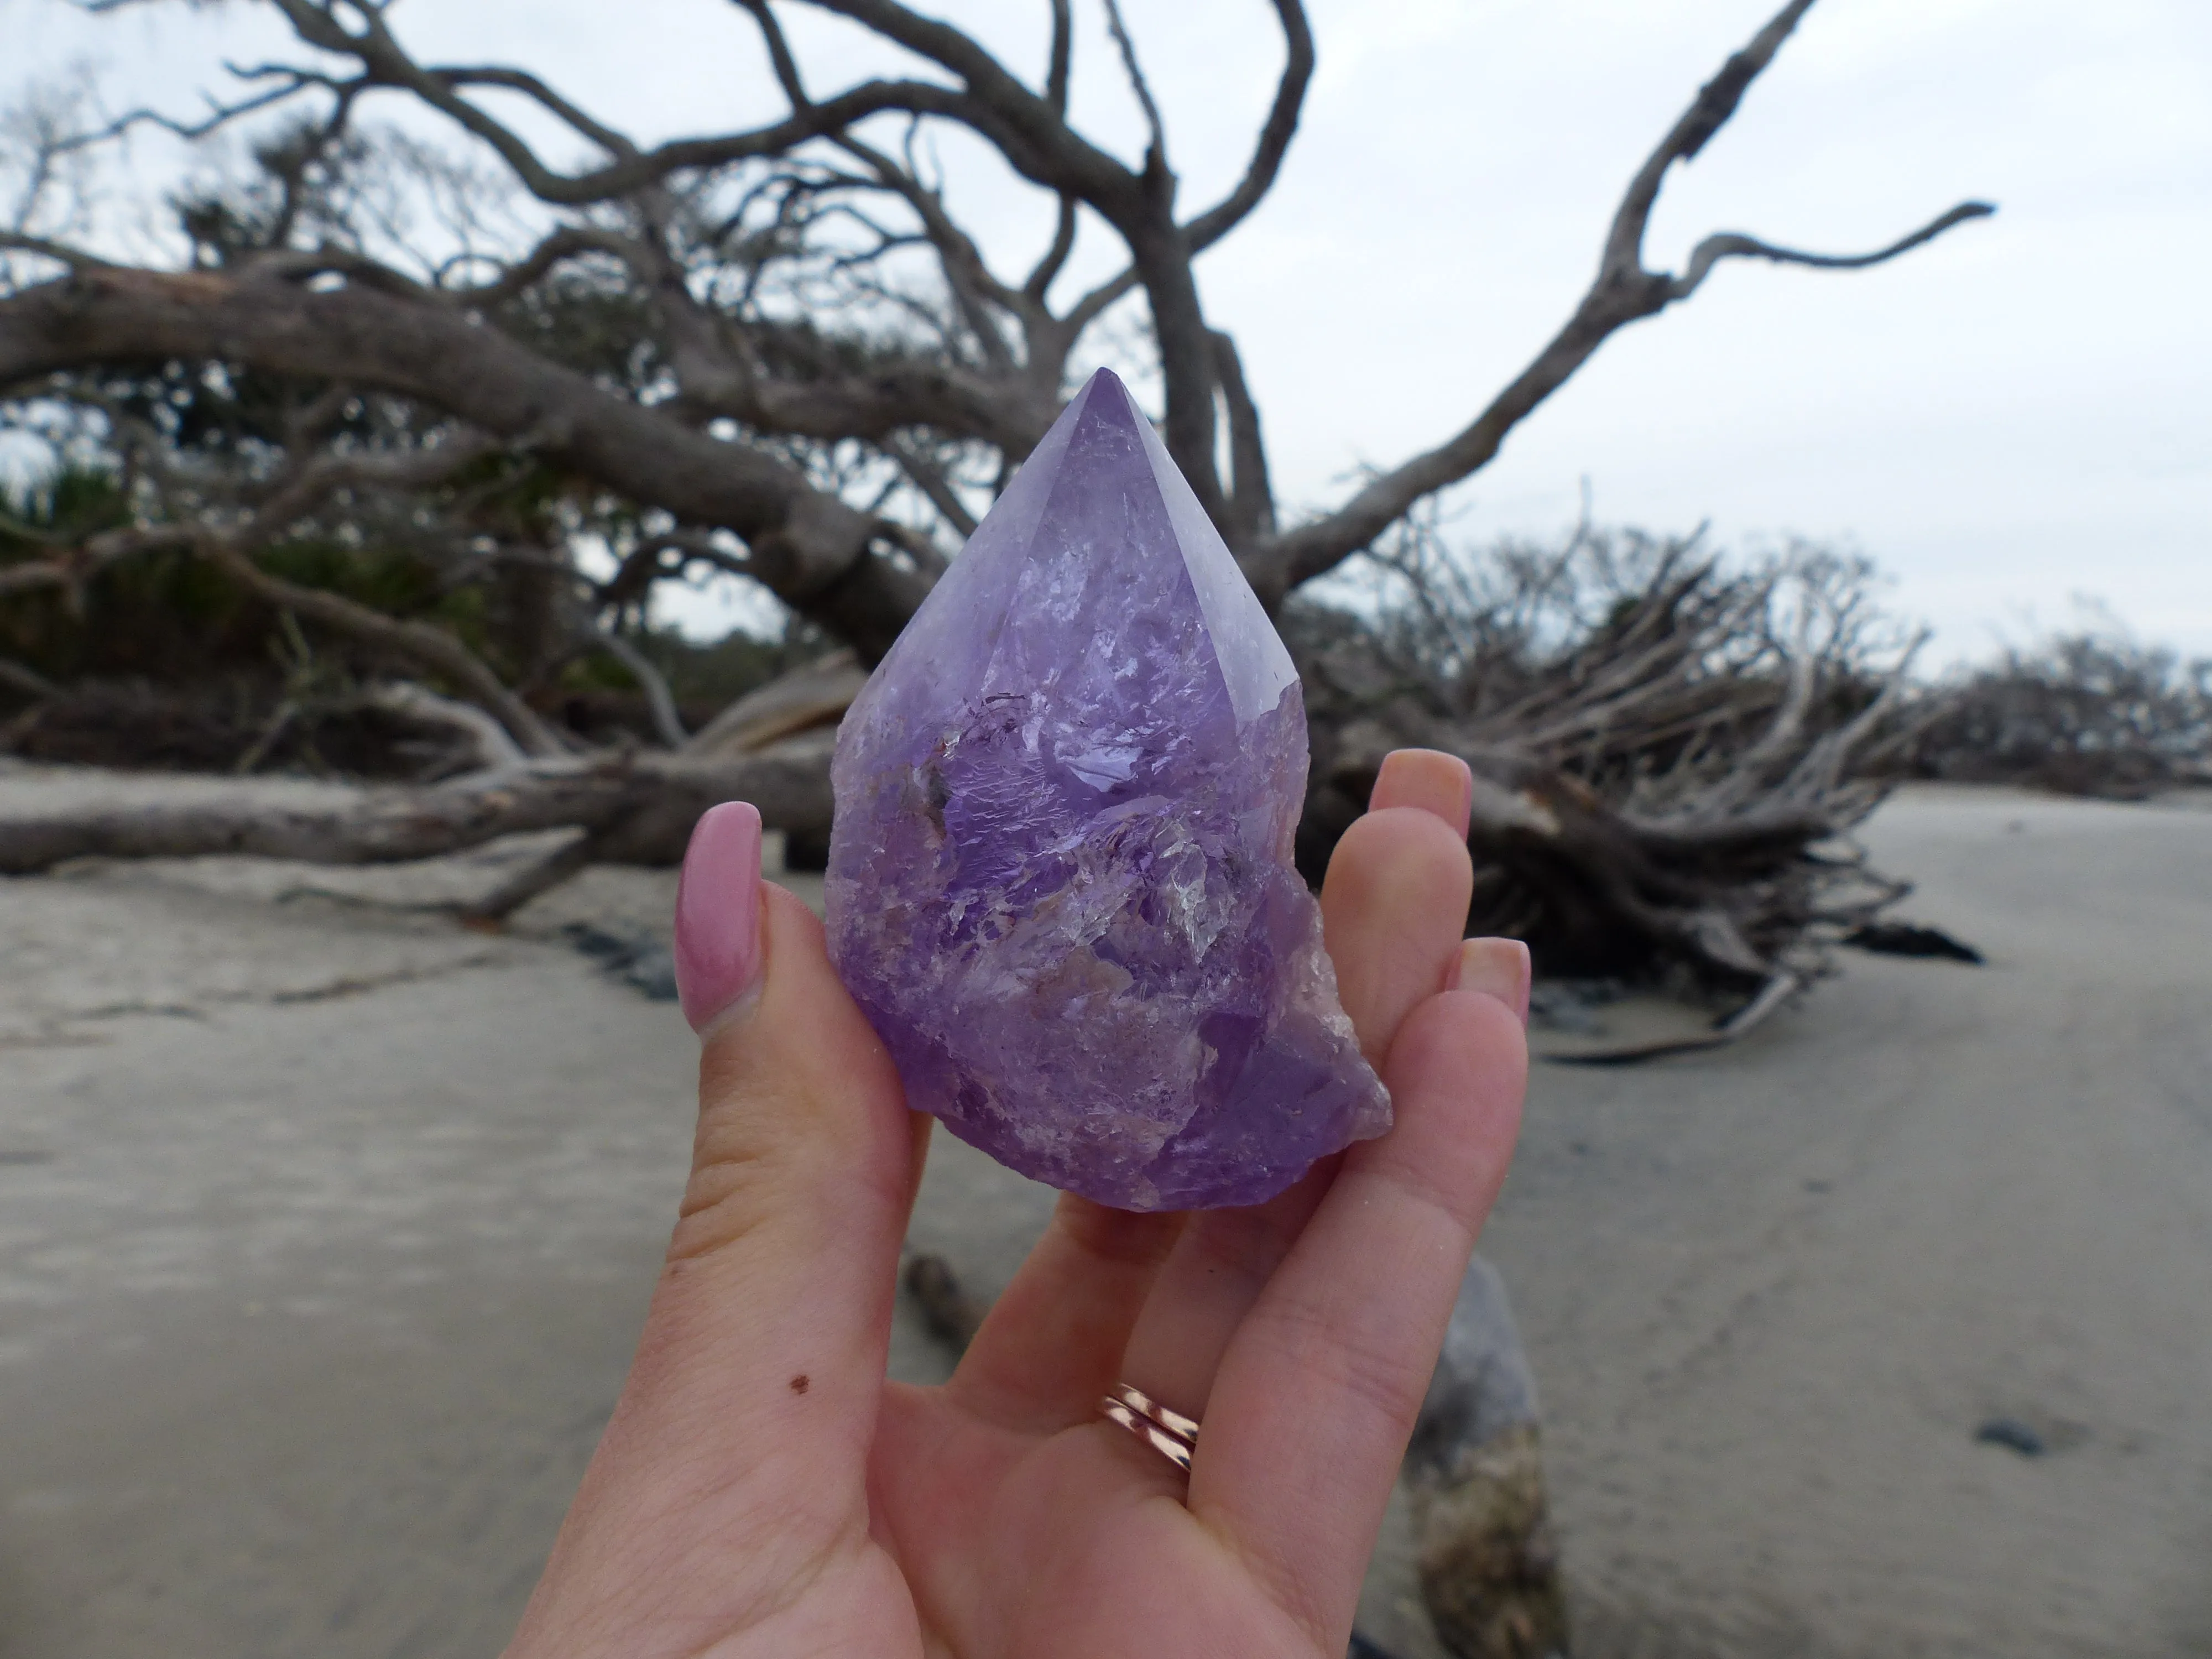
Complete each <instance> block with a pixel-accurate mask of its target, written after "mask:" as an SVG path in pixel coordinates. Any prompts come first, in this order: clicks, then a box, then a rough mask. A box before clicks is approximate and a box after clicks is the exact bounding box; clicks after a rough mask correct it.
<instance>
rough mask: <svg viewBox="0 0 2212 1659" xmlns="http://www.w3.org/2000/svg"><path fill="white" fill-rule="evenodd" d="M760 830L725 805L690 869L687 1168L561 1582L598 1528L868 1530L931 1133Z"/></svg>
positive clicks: (682, 1543) (730, 1543) (624, 1533)
mask: <svg viewBox="0 0 2212 1659" xmlns="http://www.w3.org/2000/svg"><path fill="white" fill-rule="evenodd" d="M760 840H761V830H760V815H759V814H758V813H757V811H754V809H753V808H752V807H751V806H750V805H744V804H743V803H732V804H730V805H722V806H718V807H716V808H714V811H711V812H709V813H708V814H707V815H706V817H703V818H702V819H701V820H700V823H699V824H698V827H697V828H696V829H695V830H694V831H693V832H692V840H691V847H690V851H689V852H688V853H687V854H686V855H685V858H684V875H683V880H682V884H681V886H680V887H679V889H678V900H677V937H676V952H675V954H676V963H677V974H678V984H679V986H680V987H681V989H682V994H683V1000H684V1012H685V1014H686V1016H687V1017H688V1018H690V1020H691V1021H692V1022H693V1024H695V1025H696V1026H698V1027H699V1028H700V1030H701V1033H702V1053H701V1057H700V1066H699V1127H698V1132H697V1135H696V1139H695V1142H694V1146H693V1151H692V1162H691V1175H690V1181H689V1182H688V1183H687V1185H686V1188H685V1190H684V1201H683V1206H682V1211H681V1213H680V1215H679V1217H678V1220H677V1223H676V1227H675V1231H674V1233H673V1235H672V1237H671V1240H670V1243H669V1249H668V1256H667V1261H666V1263H665V1266H664V1267H663V1268H662V1271H661V1275H660V1279H659V1283H658V1284H657V1285H655V1287H654V1290H653V1301H652V1305H651V1308H650V1310H648V1312H647V1318H646V1326H645V1331H644V1334H643V1336H642V1338H641V1340H640V1342H639V1345H638V1352H637V1358H636V1360H635V1363H634V1364H633V1366H632V1369H631V1371H630V1376H629V1382H628V1383H626V1384H625V1385H624V1388H623V1396H622V1399H621V1401H620V1402H619V1403H618V1404H617V1407H616V1409H615V1413H614V1416H613V1419H611V1421H610V1423H609V1424H608V1426H607V1431H606V1435H605V1438H604V1439H603V1440H602V1442H601V1443H600V1446H599V1452H598V1454H597V1455H596V1456H595V1457H594V1458H593V1460H592V1468H591V1470H590V1471H589V1473H588V1474H586V1478H585V1482H584V1486H583V1489H582V1491H581V1492H580V1493H579V1494H578V1498H577V1504H576V1507H575V1509H574V1511H572V1513H571V1516H570V1522H569V1526H568V1528H564V1529H563V1535H562V1540H561V1542H560V1545H559V1546H558V1547H556V1554H555V1562H554V1565H555V1567H556V1569H560V1568H562V1567H563V1566H564V1565H567V1564H564V1562H563V1561H562V1555H563V1553H582V1554H583V1555H585V1556H586V1557H589V1556H592V1555H595V1554H597V1553H599V1551H598V1550H597V1549H596V1548H595V1547H594V1541H593V1540H592V1538H591V1537H590V1536H589V1534H592V1533H593V1532H596V1531H598V1530H599V1528H597V1527H595V1526H594V1525H593V1520H594V1518H595V1517H596V1518H599V1519H601V1520H605V1521H607V1522H609V1523H610V1524H611V1528H612V1529H613V1531H614V1532H616V1533H617V1534H620V1535H621V1538H622V1539H623V1542H622V1543H620V1544H619V1545H617V1547H618V1548H619V1550H620V1552H621V1553H623V1554H624V1555H625V1556H628V1557H629V1559H631V1560H633V1561H635V1560H636V1559H638V1552H639V1551H640V1549H641V1547H642V1546H643V1545H644V1543H645V1541H647V1540H648V1539H649V1540H650V1541H651V1545H650V1549H651V1553H652V1556H653V1559H662V1560H669V1559H687V1558H690V1556H691V1551H692V1548H695V1547H696V1548H701V1549H709V1550H712V1551H714V1552H715V1553H723V1552H726V1551H729V1550H731V1549H732V1548H735V1549H737V1550H738V1551H741V1552H742V1551H744V1550H746V1549H752V1550H755V1551H757V1553H758V1557H765V1556H769V1555H781V1553H784V1552H786V1551H792V1552H799V1553H802V1556H803V1553H805V1552H808V1551H811V1550H816V1549H819V1548H822V1547H825V1546H828V1545H829V1544H831V1543H833V1542H835V1541H836V1540H838V1539H839V1538H840V1537H842V1536H846V1535H849V1533H850V1529H851V1528H853V1527H854V1525H855V1524H857V1525H858V1526H859V1527H860V1528H863V1529H865V1527H866V1500H865V1474H866V1454H867V1448H868V1444H869V1441H870V1438H871V1436H872V1431H873V1426H874V1419H875V1413H876V1408H877V1403H878V1399H879V1398H880V1395H881V1391H882V1387H883V1379H884V1363H885V1358H886V1352H887V1350H888V1347H889V1343H890V1320H891V1300H892V1297H893V1295H894V1293H895V1288H896V1273H897V1264H898V1251H899V1243H900V1240H901V1238H902V1236H903V1234H904V1232H905V1230H906V1222H907V1212H908V1209H909V1208H910V1207H911V1205H912V1202H913V1194H914V1188H915V1182H916V1181H917V1179H918V1176H919V1174H920V1161H921V1146H922V1145H923V1144H925V1143H924V1139H923V1136H922V1134H921V1132H920V1130H919V1128H918V1127H917V1122H916V1120H915V1118H914V1117H913V1116H912V1115H910V1114H908V1112H907V1110H906V1109H905V1098H904V1096H903V1094H902V1091H901V1089H900V1086H899V1080H898V1074H897V1073H896V1070H895V1069H894V1067H893V1066H892V1065H891V1061H890V1055H889V1054H887V1053H886V1052H885V1050H884V1046H883V1044H882V1042H880V1041H879V1040H878V1038H877V1036H876V1034H875V1032H874V1031H873V1030H872V1029H871V1028H870V1026H869V1025H868V1023H867V1021H866V1019H865V1018H863V1017H862V1016H861V1014H860V1010H859V1009H858V1008H857V1007H855V1006H854V1004H853V1000H852V999H851V998H850V997H849V996H848V995H847V994H846V993H845V989H844V987H843V986H842V985H841V984H840V983H839V982H838V980H837V977H836V974H835V973H834V972H833V971H832V970H831V968H830V966H829V958H828V957H827V955H826V954H825V952H824V950H823V933H822V924H821V923H820V922H819V921H817V920H816V919H815V917H814V916H813V915H812V914H811V912H810V911H808V909H807V908H806V907H805V905H804V904H802V903H800V902H799V900H798V899H797V898H795V897H793V896H792V895H791V894H790V893H788V892H787V891H786V890H783V889H782V888H781V887H777V886H775V885H773V884H769V883H768V882H764V881H763V880H762V879H761V876H760ZM921 1121H922V1122H926V1120H921ZM579 1534H580V1535H579ZM608 1541H611V1540H608ZM603 1542H605V1541H603ZM561 1576H562V1574H560V1573H559V1572H549V1575H548V1578H549V1581H550V1580H553V1579H555V1578H556V1577H561ZM727 1588H728V1589H730V1590H732V1591H735V1590H736V1589H737V1585H736V1584H735V1583H728V1584H727ZM702 1611H703V1610H702Z"/></svg>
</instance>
